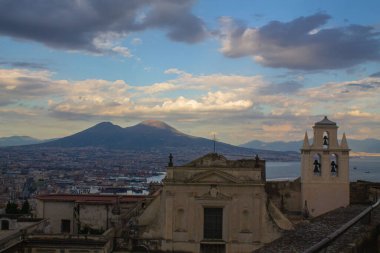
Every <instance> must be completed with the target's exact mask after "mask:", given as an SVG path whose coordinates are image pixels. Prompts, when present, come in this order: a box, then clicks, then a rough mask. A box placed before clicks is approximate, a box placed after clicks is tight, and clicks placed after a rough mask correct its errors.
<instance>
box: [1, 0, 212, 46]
mask: <svg viewBox="0 0 380 253" xmlns="http://www.w3.org/2000/svg"><path fill="white" fill-rule="evenodd" d="M192 4H193V1H191V0H185V1H172V0H145V1H141V0H128V1H125V0H113V1H104V0H81V1H72V0H68V1H62V0H49V1H46V0H18V1H14V0H0V35H5V36H11V37H15V38H22V39H28V40H33V41H38V42H41V43H43V44H45V45H47V46H49V47H53V48H59V49H60V48H62V49H70V50H86V51H90V52H95V53H101V48H99V47H97V46H96V45H95V44H94V39H95V38H97V37H98V36H100V35H102V34H107V33H114V34H117V35H120V36H124V35H125V34H128V33H130V32H133V31H142V30H145V29H150V28H159V29H164V30H166V31H167V35H168V37H169V38H171V39H172V40H176V41H181V42H186V43H195V42H198V41H201V40H203V39H204V38H205V37H206V36H207V32H206V29H205V26H204V24H203V21H202V20H200V19H199V18H197V17H196V16H194V15H193V14H192V13H191V7H192Z"/></svg>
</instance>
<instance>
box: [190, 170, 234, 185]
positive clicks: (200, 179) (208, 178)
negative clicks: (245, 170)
mask: <svg viewBox="0 0 380 253" xmlns="http://www.w3.org/2000/svg"><path fill="white" fill-rule="evenodd" d="M188 182H189V183H216V184H217V183H235V184H238V183H240V180H239V179H238V178H236V177H234V176H233V175H231V174H228V173H226V172H223V171H220V170H217V169H213V170H208V171H205V172H201V173H198V174H196V175H195V176H193V177H192V178H190V179H189V180H188Z"/></svg>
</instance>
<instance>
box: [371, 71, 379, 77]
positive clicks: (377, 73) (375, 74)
mask: <svg viewBox="0 0 380 253" xmlns="http://www.w3.org/2000/svg"><path fill="white" fill-rule="evenodd" d="M370 77H380V71H379V72H376V73H373V74H372V75H370Z"/></svg>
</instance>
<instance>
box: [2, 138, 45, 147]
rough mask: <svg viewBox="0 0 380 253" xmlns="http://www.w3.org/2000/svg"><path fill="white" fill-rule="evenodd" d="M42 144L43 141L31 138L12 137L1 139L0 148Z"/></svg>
mask: <svg viewBox="0 0 380 253" xmlns="http://www.w3.org/2000/svg"><path fill="white" fill-rule="evenodd" d="M41 142H43V141H42V140H39V139H35V138H32V137H29V136H10V137H2V138H0V147H10V146H21V145H30V144H36V143H41Z"/></svg>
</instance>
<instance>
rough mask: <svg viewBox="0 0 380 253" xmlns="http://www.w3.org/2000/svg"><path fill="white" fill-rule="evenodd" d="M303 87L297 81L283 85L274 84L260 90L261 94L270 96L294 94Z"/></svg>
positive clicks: (283, 83)
mask: <svg viewBox="0 0 380 253" xmlns="http://www.w3.org/2000/svg"><path fill="white" fill-rule="evenodd" d="M302 87H303V85H302V84H300V83H299V82H296V81H286V82H282V83H272V84H269V85H267V86H265V87H262V88H261V89H260V93H261V94H263V95H269V94H280V93H285V94H292V93H295V92H297V91H298V90H299V89H301V88H302Z"/></svg>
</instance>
